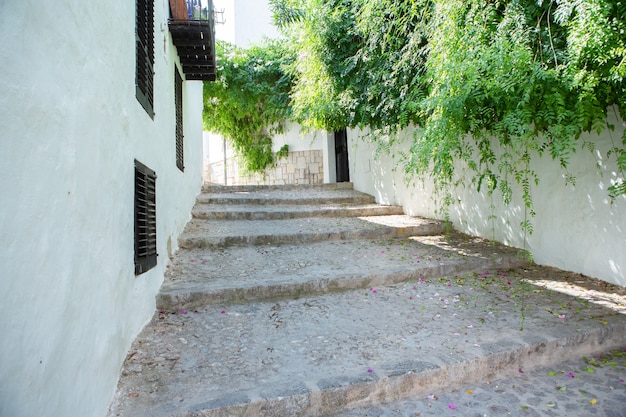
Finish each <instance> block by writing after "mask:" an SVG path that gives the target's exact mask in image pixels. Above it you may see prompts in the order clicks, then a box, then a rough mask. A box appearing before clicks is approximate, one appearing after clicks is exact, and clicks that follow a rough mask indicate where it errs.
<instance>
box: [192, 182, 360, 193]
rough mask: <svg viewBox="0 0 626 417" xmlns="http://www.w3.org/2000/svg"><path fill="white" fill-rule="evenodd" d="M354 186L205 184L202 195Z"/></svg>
mask: <svg viewBox="0 0 626 417" xmlns="http://www.w3.org/2000/svg"><path fill="white" fill-rule="evenodd" d="M352 189H354V186H353V184H352V183H351V182H337V183H328V184H283V185H219V184H210V183H205V184H203V185H202V192H204V193H233V192H255V191H288V190H300V191H304V192H309V191H311V190H323V191H332V190H352Z"/></svg>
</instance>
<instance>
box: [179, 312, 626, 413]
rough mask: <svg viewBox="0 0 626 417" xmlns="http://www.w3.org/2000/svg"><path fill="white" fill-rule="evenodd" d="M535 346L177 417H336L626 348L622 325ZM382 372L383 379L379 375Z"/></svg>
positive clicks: (509, 344)
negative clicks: (504, 375) (495, 376)
mask: <svg viewBox="0 0 626 417" xmlns="http://www.w3.org/2000/svg"><path fill="white" fill-rule="evenodd" d="M535 339H536V340H535V341H534V342H533V343H526V342H523V341H519V340H509V341H503V342H499V343H496V344H493V346H492V347H491V349H492V353H490V354H487V355H486V356H479V357H473V358H469V359H466V360H461V361H456V362H452V363H447V364H446V363H443V364H436V363H431V362H421V361H414V362H412V363H402V364H396V365H395V366H394V365H392V366H387V367H386V368H384V369H383V370H382V371H384V373H383V372H381V371H376V372H374V371H372V372H371V373H364V374H362V375H357V376H345V377H337V378H334V379H332V380H321V381H317V382H311V383H309V384H307V386H294V387H291V388H289V389H287V390H286V391H284V392H276V391H272V390H271V389H269V390H268V391H266V392H260V393H257V394H247V395H233V396H232V397H230V398H223V399H220V400H218V401H213V402H208V403H204V404H197V405H195V406H192V407H191V409H190V410H189V411H188V412H185V413H183V414H177V416H178V417H246V416H259V417H279V416H303V417H304V416H332V415H333V414H334V413H337V412H340V411H345V410H346V409H349V408H351V407H359V406H365V405H371V404H378V403H387V402H391V401H396V400H399V399H403V398H407V397H410V396H418V395H423V394H425V393H428V392H432V391H438V390H442V389H444V388H450V387H454V386H461V385H462V384H468V383H472V382H476V381H479V380H481V379H482V378H485V377H488V376H490V375H491V374H493V373H495V372H498V374H499V375H503V374H507V373H508V374H513V373H516V372H518V370H520V369H525V370H528V371H530V370H531V369H533V368H535V367H538V366H540V365H542V364H546V363H558V362H561V361H564V360H568V359H572V358H577V357H581V356H584V355H592V354H594V353H598V352H602V351H607V350H610V349H614V348H620V347H623V346H624V345H626V328H625V326H624V325H623V324H619V325H616V324H610V325H607V326H605V327H602V328H598V329H594V330H591V331H587V332H584V333H577V334H574V335H569V336H566V337H561V338H552V337H550V336H549V335H543V336H537V335H535ZM379 373H380V375H379Z"/></svg>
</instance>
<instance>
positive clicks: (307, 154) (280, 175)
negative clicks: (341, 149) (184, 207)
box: [204, 150, 324, 185]
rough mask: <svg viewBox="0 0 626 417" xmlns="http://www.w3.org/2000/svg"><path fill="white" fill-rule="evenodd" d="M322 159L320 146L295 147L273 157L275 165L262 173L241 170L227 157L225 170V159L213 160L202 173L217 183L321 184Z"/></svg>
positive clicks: (209, 180) (235, 162)
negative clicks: (311, 147)
mask: <svg viewBox="0 0 626 417" xmlns="http://www.w3.org/2000/svg"><path fill="white" fill-rule="evenodd" d="M323 161H324V160H323V154H322V150H307V151H294V152H289V153H288V154H287V156H286V157H285V158H281V159H279V160H278V161H276V166H275V167H273V168H268V169H267V170H266V171H265V172H264V173H263V174H256V173H255V174H246V173H244V172H242V171H241V170H240V168H239V164H238V163H237V160H236V159H235V158H228V159H227V160H226V171H225V170H224V161H219V162H215V163H212V164H210V165H208V166H206V167H205V173H204V177H205V180H206V181H207V182H209V183H212V184H220V185H286V184H322V183H323V182H324V162H323ZM224 177H226V182H225V181H224Z"/></svg>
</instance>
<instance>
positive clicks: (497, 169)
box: [270, 0, 626, 233]
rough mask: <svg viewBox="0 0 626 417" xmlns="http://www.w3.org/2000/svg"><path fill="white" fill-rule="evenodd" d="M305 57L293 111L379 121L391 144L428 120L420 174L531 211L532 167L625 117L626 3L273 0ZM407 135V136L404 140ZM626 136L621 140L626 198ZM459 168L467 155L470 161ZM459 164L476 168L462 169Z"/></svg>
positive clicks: (414, 142) (413, 149) (527, 225)
mask: <svg viewBox="0 0 626 417" xmlns="http://www.w3.org/2000/svg"><path fill="white" fill-rule="evenodd" d="M270 3H271V4H272V6H273V8H274V12H275V22H276V24H277V25H278V26H279V27H282V28H284V29H285V34H286V35H288V36H289V38H290V40H291V44H290V45H291V48H292V49H293V50H294V51H295V53H296V54H298V56H300V57H302V58H303V59H299V60H297V61H295V62H294V65H293V66H292V72H293V77H294V80H295V86H294V89H293V91H292V99H293V102H292V107H293V117H294V118H295V119H297V120H298V121H300V122H301V123H303V124H304V125H308V126H311V127H316V128H327V129H329V130H336V129H338V128H341V127H370V128H373V129H374V134H373V135H372V137H373V138H374V139H376V138H377V137H379V138H384V141H381V144H382V145H384V146H388V145H389V138H390V137H391V140H394V138H396V136H394V134H395V133H397V132H399V131H401V130H402V129H405V128H406V127H408V126H411V125H413V126H417V133H416V134H415V135H414V136H413V137H412V138H411V139H410V140H411V144H410V152H409V153H408V154H407V155H405V159H404V161H405V168H406V171H407V173H409V174H415V175H418V176H431V177H432V178H433V179H434V181H435V185H436V187H437V189H438V191H439V192H441V193H442V195H443V196H444V197H443V198H441V200H440V201H441V202H442V203H443V204H444V206H445V204H449V203H450V201H451V200H450V199H449V198H446V195H447V196H449V193H448V191H449V189H450V188H452V187H454V186H455V185H456V184H458V183H459V181H460V182H463V183H465V185H472V186H474V187H475V188H476V189H478V190H487V191H488V192H489V194H490V195H492V194H493V193H498V192H499V193H500V195H501V197H502V199H503V201H504V202H505V203H509V202H510V201H511V199H512V193H513V191H512V190H513V189H514V188H515V187H513V184H515V183H517V184H518V186H519V189H521V199H522V201H523V204H524V206H525V207H526V218H525V220H524V222H523V223H522V227H523V228H524V229H525V230H526V231H527V232H528V233H530V232H532V224H531V222H530V221H529V218H530V217H532V215H533V214H534V211H533V203H532V189H533V187H534V186H535V184H537V181H538V178H537V176H536V175H535V173H534V172H533V170H532V168H531V167H532V163H531V162H532V161H533V160H535V159H537V158H540V157H542V156H544V155H547V156H549V157H551V158H553V159H555V160H557V161H559V162H560V164H561V166H562V167H563V169H564V170H565V173H566V178H568V180H569V181H574V180H575V179H574V178H573V177H572V176H571V175H570V174H569V172H568V162H569V158H570V156H571V154H572V152H576V151H577V150H579V149H580V148H582V147H584V148H587V149H594V144H593V143H592V142H590V141H589V140H587V141H586V142H584V143H583V141H582V140H581V134H582V133H583V132H598V133H599V132H601V131H603V130H607V129H609V130H612V126H609V125H607V111H613V110H615V111H618V112H619V113H620V114H621V117H622V119H624V118H625V116H626V82H625V80H626V78H625V77H626V2H624V1H623V0H559V1H556V0H489V1H484V0H410V1H409V0H404V1H400V2H398V1H394V0H302V1H294V0H271V2H270ZM398 137H400V136H398ZM625 148H626V137H622V138H615V140H614V146H613V149H612V150H611V152H610V156H611V157H612V158H616V161H617V166H618V169H619V170H620V174H619V177H620V179H619V180H618V181H617V182H616V183H615V184H613V185H612V186H611V187H610V188H609V195H610V196H611V197H612V198H616V197H617V196H619V195H622V194H626V183H625V182H624V178H625V172H626V151H625ZM459 162H463V163H462V164H459ZM459 166H466V167H467V169H469V171H470V173H473V174H471V175H469V176H467V175H466V173H463V175H460V174H459V173H457V172H456V170H457V169H458V167H459Z"/></svg>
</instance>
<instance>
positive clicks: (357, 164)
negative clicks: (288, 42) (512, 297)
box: [348, 109, 626, 285]
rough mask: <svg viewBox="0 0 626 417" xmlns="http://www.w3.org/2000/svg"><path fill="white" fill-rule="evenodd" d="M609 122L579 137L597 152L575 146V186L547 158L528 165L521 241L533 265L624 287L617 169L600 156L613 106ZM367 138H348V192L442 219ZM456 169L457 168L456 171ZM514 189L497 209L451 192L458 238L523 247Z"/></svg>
mask: <svg viewBox="0 0 626 417" xmlns="http://www.w3.org/2000/svg"><path fill="white" fill-rule="evenodd" d="M608 121H609V123H611V124H613V125H614V126H615V127H616V128H615V131H614V132H609V131H606V132H604V133H602V134H601V135H600V136H597V135H595V134H593V135H592V134H587V135H585V136H583V138H582V140H587V139H588V140H590V141H593V142H594V143H595V144H596V146H597V151H596V152H594V153H590V152H589V151H588V150H585V149H579V150H578V151H577V152H576V153H575V154H573V155H572V156H571V159H570V162H569V167H570V168H569V169H570V172H571V174H573V175H574V176H575V177H576V184H575V185H566V183H565V178H564V171H563V170H562V169H561V168H560V165H559V162H558V161H553V160H552V159H550V157H549V156H544V157H543V158H542V159H540V160H537V161H535V163H534V164H533V167H532V168H533V169H534V170H535V172H536V173H537V175H538V176H539V179H540V184H539V186H538V187H534V189H533V191H532V192H533V199H534V209H535V211H536V213H537V215H536V217H534V218H532V219H531V221H532V224H533V227H534V232H533V234H532V235H530V236H526V237H527V241H526V248H527V249H528V250H530V252H531V253H532V256H533V259H534V261H535V262H537V263H539V264H542V265H551V266H555V267H558V268H561V269H565V270H569V271H575V272H579V273H582V274H585V275H589V276H592V277H596V278H600V279H603V280H605V281H608V282H612V283H616V284H619V285H626V196H621V197H620V198H618V199H617V200H616V201H614V202H613V203H611V201H610V199H609V197H608V193H607V188H608V186H609V185H610V184H611V182H612V181H615V179H616V175H617V173H616V171H617V164H616V161H615V157H613V158H612V159H607V158H606V155H607V151H608V150H609V149H610V148H611V147H612V146H613V145H612V143H616V144H619V142H620V138H621V135H622V132H623V131H624V122H623V121H622V120H619V119H618V118H617V116H616V115H615V112H614V111H613V110H612V109H610V111H609V120H608ZM367 133H368V132H362V131H357V130H352V131H349V133H348V140H349V146H350V173H351V178H352V180H353V182H354V184H355V188H356V189H358V190H360V191H364V192H366V193H370V194H372V195H374V196H375V197H376V199H377V201H378V202H380V203H387V204H399V205H402V206H403V207H404V209H405V212H406V213H408V214H412V215H420V216H427V217H436V218H443V215H442V214H441V213H438V212H437V206H436V204H435V203H434V202H433V186H432V183H431V181H430V180H428V179H426V180H425V181H421V180H412V181H410V182H409V183H407V182H406V181H405V178H404V170H403V168H402V164H401V162H400V161H399V159H395V160H394V158H393V157H391V156H389V155H386V154H380V155H378V156H375V155H376V152H375V147H374V146H373V145H371V144H369V143H368V140H367ZM412 134H413V131H407V132H404V135H405V137H406V138H407V140H405V141H404V142H403V143H399V144H395V145H394V146H393V148H392V149H393V153H395V154H396V155H399V154H400V152H401V151H405V152H407V151H408V143H407V142H408V141H409V138H411V136H412ZM598 167H599V168H598ZM463 169H465V168H464V167H463V166H459V167H458V170H457V172H463ZM511 181H514V180H513V179H511ZM517 191H518V192H517V193H514V195H515V196H514V199H513V201H512V203H511V204H510V205H509V206H504V204H503V203H502V202H501V197H500V195H499V194H498V193H495V194H494V197H493V199H492V198H491V197H490V196H489V195H487V193H486V192H484V191H483V192H481V193H477V192H476V191H474V190H473V189H472V187H471V186H470V187H468V188H465V189H463V188H458V189H456V190H455V193H454V195H455V204H453V205H452V207H451V208H450V212H449V214H450V220H451V221H452V222H453V224H454V226H455V227H456V228H457V229H458V230H461V231H463V232H465V233H469V234H472V235H477V236H482V237H485V238H489V239H493V240H497V241H501V242H504V243H506V244H508V245H511V246H515V247H519V248H522V247H524V233H523V231H522V229H521V227H520V223H521V222H522V221H523V220H524V209H523V202H522V201H521V198H520V197H519V196H520V194H519V190H517ZM492 204H493V206H494V209H493V211H492V209H491V208H490V206H491V205H492ZM492 215H495V219H494V220H492V218H491V216H492Z"/></svg>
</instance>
